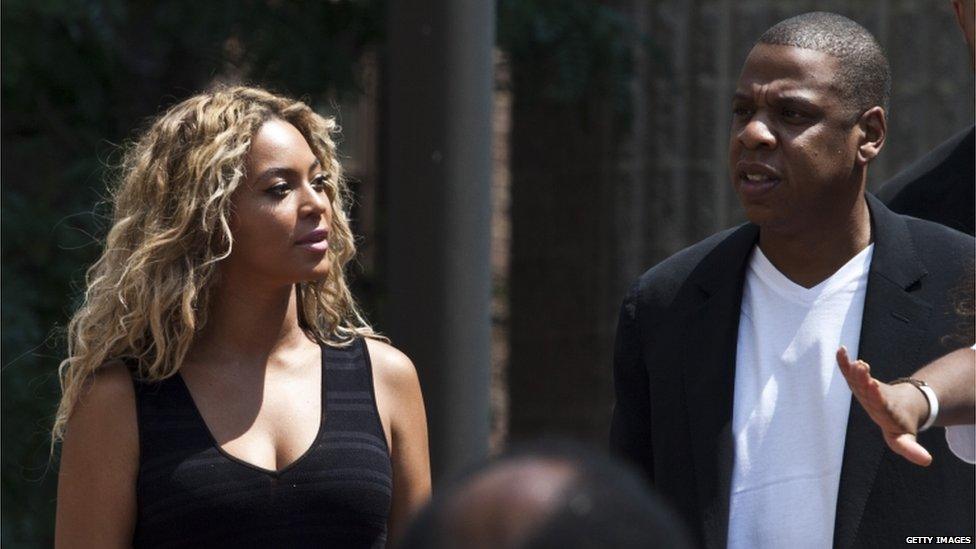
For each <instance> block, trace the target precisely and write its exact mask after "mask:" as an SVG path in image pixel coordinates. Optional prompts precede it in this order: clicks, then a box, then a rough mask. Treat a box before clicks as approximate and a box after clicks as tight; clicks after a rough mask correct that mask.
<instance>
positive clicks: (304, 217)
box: [225, 119, 334, 285]
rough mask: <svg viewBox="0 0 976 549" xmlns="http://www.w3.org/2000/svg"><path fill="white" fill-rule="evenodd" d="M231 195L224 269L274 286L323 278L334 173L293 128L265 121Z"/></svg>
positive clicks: (281, 121)
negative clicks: (228, 252) (230, 242)
mask: <svg viewBox="0 0 976 549" xmlns="http://www.w3.org/2000/svg"><path fill="white" fill-rule="evenodd" d="M245 170H246V172H245V180H244V182H243V184H242V185H241V186H240V187H239V188H238V190H237V191H236V192H235V194H234V197H233V199H232V201H233V204H234V213H233V216H232V218H231V223H230V229H231V234H232V236H233V238H234V246H233V250H232V252H231V255H230V256H229V257H228V258H227V262H226V264H225V269H227V270H233V271H234V274H244V275H245V276H247V277H248V278H257V279H258V280H261V281H263V282H268V283H270V284H274V285H279V284H280V285H288V284H294V283H297V282H303V281H307V280H315V279H321V278H324V277H325V276H326V275H327V274H328V273H329V268H330V258H329V244H328V243H329V233H330V232H331V230H332V205H331V196H330V193H332V191H331V187H330V185H329V183H330V178H331V177H334V174H330V173H328V172H327V171H326V170H325V167H324V166H321V165H320V164H319V161H318V159H317V158H316V157H315V155H314V154H313V153H312V149H311V148H310V147H309V146H308V142H307V141H305V137H304V136H303V135H302V134H301V132H299V131H298V129H297V128H295V126H293V125H291V124H289V123H288V122H285V121H283V120H279V119H271V120H269V121H267V122H265V123H264V125H262V126H261V128H260V129H259V130H258V132H257V133H256V134H255V135H254V137H253V138H252V140H251V149H250V151H249V152H248V154H247V157H246V160H245Z"/></svg>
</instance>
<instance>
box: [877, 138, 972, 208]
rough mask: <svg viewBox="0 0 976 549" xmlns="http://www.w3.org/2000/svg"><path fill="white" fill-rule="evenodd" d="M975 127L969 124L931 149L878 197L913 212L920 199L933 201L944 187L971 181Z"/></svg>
mask: <svg viewBox="0 0 976 549" xmlns="http://www.w3.org/2000/svg"><path fill="white" fill-rule="evenodd" d="M974 133H976V126H973V127H969V128H967V129H965V130H963V131H961V132H959V133H957V134H955V135H953V136H952V137H950V138H949V139H947V140H946V141H944V142H943V143H941V144H940V145H939V146H937V147H936V148H934V149H932V150H931V151H929V152H928V153H926V154H925V155H923V156H922V157H921V158H919V159H918V160H916V161H914V162H912V163H911V165H909V166H908V167H907V168H905V169H904V170H902V171H900V172H899V173H898V174H896V175H895V176H894V177H892V178H891V179H889V180H888V181H887V182H886V183H884V184H882V185H881V188H880V189H879V190H878V198H880V199H881V201H882V202H884V203H885V204H887V205H888V206H889V207H891V208H892V209H893V210H895V211H899V212H903V213H912V212H913V210H912V208H913V207H916V206H917V205H916V204H915V203H916V202H918V201H919V199H920V198H921V199H923V200H922V201H923V202H925V201H926V199H928V200H930V199H931V197H932V196H933V195H939V194H941V193H942V192H944V190H942V189H943V187H945V186H947V185H949V186H951V185H953V184H969V183H971V182H972V173H973V157H972V149H973V143H974Z"/></svg>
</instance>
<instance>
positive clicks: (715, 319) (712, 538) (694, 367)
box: [675, 225, 759, 549]
mask: <svg viewBox="0 0 976 549" xmlns="http://www.w3.org/2000/svg"><path fill="white" fill-rule="evenodd" d="M758 235H759V230H758V228H757V227H756V226H754V225H744V226H742V227H741V228H739V229H738V230H736V231H735V232H733V233H732V234H731V235H730V236H729V237H728V238H727V239H726V240H725V241H724V242H722V243H721V244H719V246H718V247H716V248H715V250H714V251H713V252H712V253H711V254H710V255H709V256H707V257H706V258H705V259H704V260H703V261H702V262H701V263H700V264H699V266H698V268H696V270H695V271H694V272H693V273H692V275H691V276H690V277H689V282H692V284H690V285H689V286H690V290H691V291H692V292H694V293H696V294H697V295H695V296H692V297H691V298H692V299H697V300H698V301H699V306H698V307H697V308H695V307H694V306H693V305H692V309H691V313H689V314H688V316H687V317H686V318H685V319H684V321H683V322H682V323H681V324H682V325H684V326H685V330H684V332H683V334H682V336H681V337H682V339H681V344H680V346H679V347H680V348H681V349H682V350H683V351H682V353H681V354H682V356H678V357H675V358H676V360H677V361H676V363H677V364H681V368H682V372H683V374H684V390H685V402H686V406H687V417H688V428H689V431H690V440H691V446H692V456H693V462H694V463H693V465H694V472H695V484H696V486H695V489H696V491H697V501H698V508H699V513H700V516H701V518H702V524H703V529H704V531H703V533H704V537H705V545H706V547H709V548H712V547H714V548H721V549H724V548H725V546H726V538H727V535H728V519H729V490H730V485H731V478H732V458H733V452H732V392H733V389H734V385H735V384H734V380H735V353H736V341H737V337H738V330H739V309H740V306H741V303H742V285H743V281H744V277H745V267H746V265H747V260H748V258H749V253H750V251H751V250H752V248H753V246H754V245H755V243H756V239H757V238H758Z"/></svg>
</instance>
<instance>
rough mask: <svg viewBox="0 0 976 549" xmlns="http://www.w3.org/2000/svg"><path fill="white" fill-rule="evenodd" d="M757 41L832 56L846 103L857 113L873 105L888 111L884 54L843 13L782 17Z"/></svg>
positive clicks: (888, 83) (888, 79)
mask: <svg viewBox="0 0 976 549" xmlns="http://www.w3.org/2000/svg"><path fill="white" fill-rule="evenodd" d="M759 44H770V45H778V46H794V47H797V48H803V49H808V50H815V51H819V52H823V53H826V54H827V55H831V56H833V57H836V58H837V59H839V60H840V69H839V71H838V72H839V78H838V87H839V89H840V92H841V93H842V94H843V96H844V100H845V101H846V102H847V104H848V105H850V106H851V108H852V109H854V110H856V111H857V114H858V115H860V114H861V113H863V112H864V111H866V110H868V109H870V108H872V107H875V106H879V107H882V108H884V110H885V112H887V111H888V98H889V96H890V95H891V70H890V68H889V67H888V58H887V57H886V56H885V54H884V51H883V50H882V49H881V46H880V45H879V44H878V41H877V40H875V39H874V36H873V35H872V34H871V33H870V32H868V30H867V29H865V28H864V27H862V26H861V25H859V24H857V23H855V22H854V21H851V20H850V19H848V18H846V17H844V16H843V15H838V14H836V13H829V12H823V11H814V12H810V13H804V14H802V15H797V16H795V17H790V18H789V19H784V20H783V21H780V22H779V23H776V24H775V25H773V26H772V27H770V29H769V30H767V31H766V32H765V33H763V35H762V37H760V38H759Z"/></svg>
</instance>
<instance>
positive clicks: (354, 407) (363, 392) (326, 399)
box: [133, 339, 393, 548]
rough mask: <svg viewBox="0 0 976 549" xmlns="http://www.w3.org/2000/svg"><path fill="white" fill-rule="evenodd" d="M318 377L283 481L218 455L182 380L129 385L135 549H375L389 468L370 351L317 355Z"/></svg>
mask: <svg viewBox="0 0 976 549" xmlns="http://www.w3.org/2000/svg"><path fill="white" fill-rule="evenodd" d="M322 367H323V370H322V418H321V419H320V425H319V431H318V434H317V435H316V438H315V442H313V443H312V445H311V447H310V448H309V449H308V451H307V452H306V453H305V454H303V455H302V456H301V457H299V458H298V459H297V460H296V461H295V462H294V463H292V464H290V465H288V466H287V467H286V468H284V469H282V470H280V471H270V470H267V469H263V468H261V467H258V466H256V465H252V464H249V463H246V462H244V461H241V460H239V459H236V458H234V457H233V456H231V455H229V454H227V453H225V452H224V451H222V450H221V449H220V447H219V446H218V445H217V443H216V441H215V440H214V438H213V436H212V435H211V433H210V430H209V429H208V428H207V425H206V423H204V421H203V417H202V416H201V415H200V413H199V411H198V410H197V407H196V405H195V404H194V403H193V399H192V397H191V396H190V392H189V390H188V389H187V387H186V385H185V384H184V382H183V379H182V378H181V377H180V376H179V375H176V376H173V377H171V378H169V379H166V380H164V381H161V382H157V383H145V382H139V381H136V382H135V387H136V408H137V411H138V421H139V446H140V448H139V478H138V481H137V485H136V490H137V502H138V516H137V520H136V527H135V535H134V539H133V545H134V546H135V547H343V548H345V547H350V548H356V547H383V546H384V545H385V542H386V522H387V518H388V516H389V511H390V502H391V493H392V487H393V481H392V467H391V464H390V455H389V449H388V448H387V444H386V438H385V437H384V435H383V427H382V425H381V424H380V419H379V413H378V412H377V409H376V396H375V393H374V391H373V378H372V367H371V364H370V362H369V354H368V352H367V350H366V342H365V341H364V340H362V339H359V340H356V341H355V342H354V343H353V344H352V345H350V346H349V347H346V348H341V349H340V348H333V347H328V346H323V347H322ZM229 398H232V397H229Z"/></svg>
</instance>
